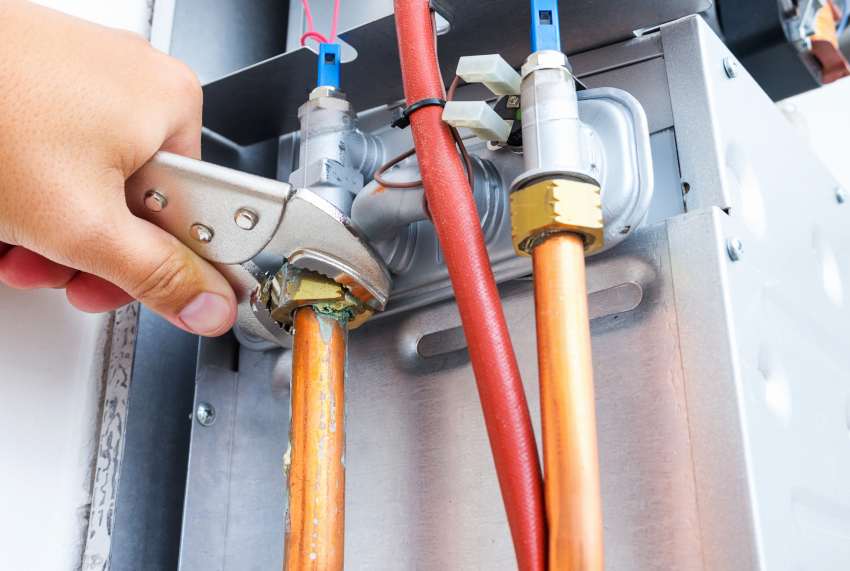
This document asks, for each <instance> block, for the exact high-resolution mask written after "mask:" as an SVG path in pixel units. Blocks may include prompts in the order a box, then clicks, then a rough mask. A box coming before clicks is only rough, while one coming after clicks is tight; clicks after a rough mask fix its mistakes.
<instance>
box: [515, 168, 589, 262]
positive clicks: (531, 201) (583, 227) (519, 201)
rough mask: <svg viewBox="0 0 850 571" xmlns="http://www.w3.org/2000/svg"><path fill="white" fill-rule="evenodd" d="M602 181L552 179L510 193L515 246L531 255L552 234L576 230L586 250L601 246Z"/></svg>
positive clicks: (517, 249)
mask: <svg viewBox="0 0 850 571" xmlns="http://www.w3.org/2000/svg"><path fill="white" fill-rule="evenodd" d="M599 190H600V189H599V185H597V184H595V183H593V182H589V181H583V180H574V179H551V180H544V181H541V182H537V183H535V184H532V185H529V186H526V187H525V188H521V189H520V190H517V191H515V192H513V193H511V235H512V238H513V243H514V250H516V252H517V254H520V255H526V256H527V255H530V254H531V250H532V249H533V248H534V246H535V245H536V244H537V243H539V242H540V241H541V240H542V239H544V238H545V237H546V236H548V235H550V234H555V233H558V232H575V233H576V234H581V235H582V236H583V237H584V250H585V252H586V253H593V252H595V251H597V250H599V249H601V248H602V244H603V238H602V231H603V228H604V226H603V223H602V200H601V198H600V196H599Z"/></svg>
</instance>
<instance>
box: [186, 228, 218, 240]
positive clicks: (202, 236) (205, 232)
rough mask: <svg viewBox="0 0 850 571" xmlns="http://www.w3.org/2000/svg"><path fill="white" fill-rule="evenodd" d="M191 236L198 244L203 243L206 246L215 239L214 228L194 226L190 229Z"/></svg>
mask: <svg viewBox="0 0 850 571" xmlns="http://www.w3.org/2000/svg"><path fill="white" fill-rule="evenodd" d="M189 234H191V236H192V238H194V239H195V240H197V241H198V242H203V243H205V244H206V243H207V242H209V241H211V240H212V239H213V231H212V228H209V227H208V226H204V225H203V224H192V227H191V228H189Z"/></svg>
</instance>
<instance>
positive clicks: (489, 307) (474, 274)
mask: <svg viewBox="0 0 850 571" xmlns="http://www.w3.org/2000/svg"><path fill="white" fill-rule="evenodd" d="M395 19H396V29H397V32H398V45H399V55H400V57H401V72H402V78H403V81H404V93H405V96H406V97H407V103H408V105H409V104H411V103H414V102H416V101H419V100H421V99H426V98H432V97H444V87H443V81H442V78H441V76H440V70H439V66H438V64H437V54H436V46H435V45H434V30H433V27H432V26H433V24H432V20H431V10H430V7H429V3H428V0H395ZM441 112H442V109H441V108H440V107H435V106H429V107H423V108H420V109H419V110H417V111H416V112H415V113H413V114H412V115H411V116H410V123H411V128H412V130H413V142H414V145H415V146H416V156H417V159H418V162H419V170H420V172H421V174H422V180H423V181H424V186H425V196H426V198H427V200H428V208H429V211H430V213H431V219H432V221H433V223H434V228H435V229H436V232H437V237H438V238H439V240H440V245H441V247H442V250H443V255H444V256H445V260H446V266H447V267H448V270H449V276H450V278H451V281H452V286H453V288H454V292H455V297H456V299H457V305H458V309H459V311H460V317H461V321H462V323H463V330H464V333H465V334H466V342H467V345H468V347H469V355H470V359H471V361H472V369H473V371H474V373H475V380H476V383H477V385H478V393H479V396H480V399H481V408H482V409H483V412H484V422H485V424H486V425H487V433H488V435H489V437H490V446H491V448H492V450H493V459H494V461H495V464H496V473H497V475H498V478H499V486H500V487H501V490H502V499H503V501H504V503H505V511H506V512H507V516H508V523H509V524H510V528H511V535H512V537H513V542H514V549H515V550H516V557H517V563H518V565H519V569H520V570H521V571H542V570H543V568H544V565H545V557H546V556H545V553H546V541H545V540H546V538H545V535H546V528H545V525H546V524H545V517H544V508H543V484H542V478H541V474H540V463H539V459H538V456H537V447H536V446H535V442H534V433H533V431H532V428H531V418H530V415H529V413H528V404H527V403H526V400H525V393H524V392H523V387H522V381H521V379H520V375H519V367H518V366H517V361H516V356H515V355H514V351H513V346H512V345H511V341H510V337H509V336H508V329H507V324H506V323H505V316H504V313H503V312H502V306H501V303H500V300H499V295H498V292H497V290H496V280H495V279H494V278H493V272H492V270H491V269H490V262H489V258H488V256H487V250H486V247H485V245H484V236H483V234H482V232H481V224H480V222H479V218H478V210H477V209H476V207H475V202H474V200H473V198H472V191H471V189H470V187H469V182H468V180H467V178H466V174H465V173H464V171H463V167H462V166H461V163H460V159H459V157H458V153H457V151H456V149H455V143H454V140H453V139H452V135H451V132H450V131H449V127H448V125H446V124H445V123H443V121H442V118H441V115H442V113H441Z"/></svg>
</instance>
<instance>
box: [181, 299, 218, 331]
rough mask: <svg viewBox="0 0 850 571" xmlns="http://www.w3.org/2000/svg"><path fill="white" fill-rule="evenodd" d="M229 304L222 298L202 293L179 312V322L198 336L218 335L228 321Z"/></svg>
mask: <svg viewBox="0 0 850 571" xmlns="http://www.w3.org/2000/svg"><path fill="white" fill-rule="evenodd" d="M230 315H231V310H230V304H229V303H228V302H227V300H226V299H224V298H223V297H222V296H220V295H217V294H214V293H202V294H200V295H198V296H197V297H195V299H193V300H192V301H190V302H189V305H187V306H186V307H184V308H183V311H181V312H180V316H179V317H180V321H182V322H183V325H185V326H186V327H188V328H189V329H191V330H192V331H193V332H195V333H197V334H198V335H210V334H212V333H218V332H219V331H221V330H222V329H223V328H224V327H225V325H227V323H228V321H229V320H230Z"/></svg>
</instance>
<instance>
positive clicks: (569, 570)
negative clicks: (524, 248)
mask: <svg viewBox="0 0 850 571" xmlns="http://www.w3.org/2000/svg"><path fill="white" fill-rule="evenodd" d="M584 253H585V244H584V239H583V238H582V237H581V236H579V235H578V234H572V233H559V234H554V235H552V236H549V237H548V238H546V239H545V240H544V241H542V242H540V243H539V244H537V245H536V246H535V248H534V249H533V251H532V258H533V262H534V301H535V309H536V322H537V352H538V367H539V373H540V403H541V404H540V406H541V412H542V420H543V467H544V470H543V472H544V493H545V498H546V519H547V522H548V524H549V547H548V561H549V569H551V570H556V569H557V570H558V571H602V569H603V547H602V501H601V496H600V489H599V459H598V453H597V444H596V412H595V404H594V398H593V362H592V358H591V348H590V322H589V319H588V312H587V284H586V281H585V280H586V278H585V267H584Z"/></svg>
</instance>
